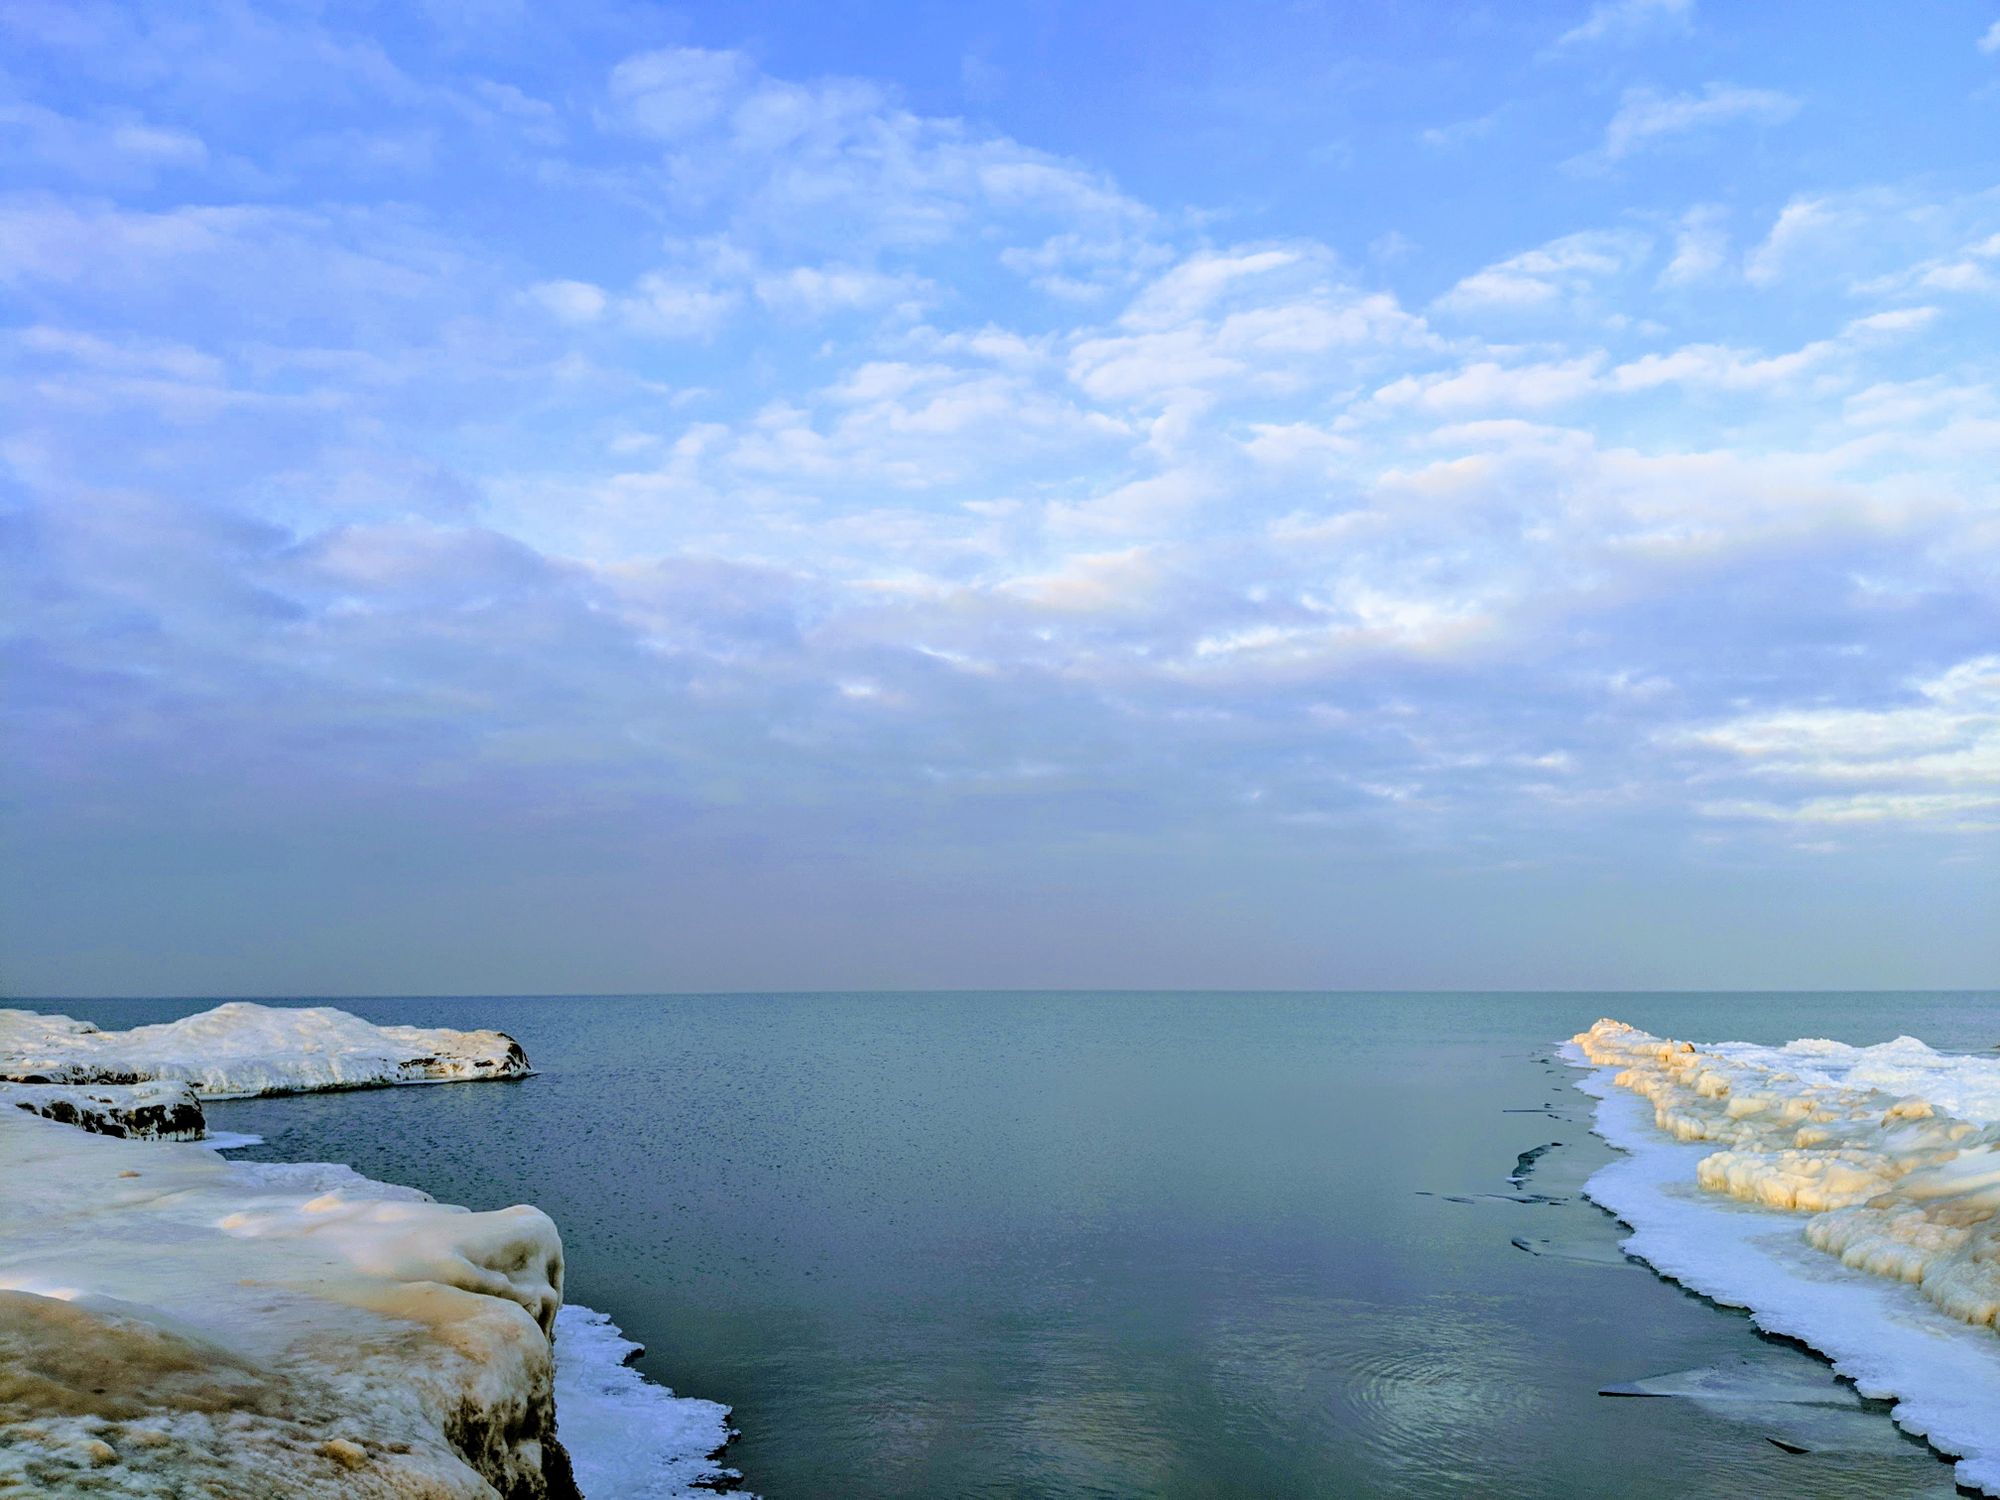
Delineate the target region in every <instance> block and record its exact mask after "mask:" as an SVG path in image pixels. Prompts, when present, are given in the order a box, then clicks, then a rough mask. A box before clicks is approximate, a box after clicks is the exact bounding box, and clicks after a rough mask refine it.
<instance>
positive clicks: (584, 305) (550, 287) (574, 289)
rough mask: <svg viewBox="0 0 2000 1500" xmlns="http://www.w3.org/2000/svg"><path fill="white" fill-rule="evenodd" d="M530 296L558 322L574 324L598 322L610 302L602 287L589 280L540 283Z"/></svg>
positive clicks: (530, 291) (533, 288)
mask: <svg viewBox="0 0 2000 1500" xmlns="http://www.w3.org/2000/svg"><path fill="white" fill-rule="evenodd" d="M528 293H529V295H530V296H532V297H533V298H534V299H535V300H536V301H537V302H539V303H540V304H541V305H542V306H543V307H545V308H546V309H548V311H549V313H550V315H551V316H553V317H554V318H556V319H557V320H558V321H559V322H563V323H571V324H578V323H591V322H595V321H596V320H597V319H598V318H599V317H601V316H602V315H603V313H604V308H605V305H606V303H607V302H608V301H609V299H608V298H607V297H606V296H605V295H604V289H603V288H602V287H598V286H593V285H592V284H591V283H589V282H587V281H542V282H537V283H536V284H535V285H534V286H531V287H529V288H528Z"/></svg>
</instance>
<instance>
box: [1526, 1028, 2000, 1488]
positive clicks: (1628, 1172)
mask: <svg viewBox="0 0 2000 1500" xmlns="http://www.w3.org/2000/svg"><path fill="white" fill-rule="evenodd" d="M1556 1055H1557V1056H1558V1057H1559V1058H1560V1059H1561V1060H1562V1061H1563V1062H1565V1063H1567V1064H1568V1065H1569V1066H1570V1067H1572V1068H1574V1069H1576V1070H1578V1074H1577V1076H1574V1077H1573V1078H1572V1079H1571V1080H1570V1081H1571V1083H1572V1085H1573V1086H1574V1087H1575V1088H1576V1089H1577V1090H1578V1091H1579V1092H1581V1093H1583V1094H1585V1095H1586V1096H1588V1097H1590V1098H1593V1099H1595V1100H1596V1101H1597V1103H1596V1105H1595V1107H1594V1109H1593V1111H1592V1120H1591V1130H1592V1132H1593V1133H1594V1134H1596V1135H1597V1136H1598V1137H1599V1138H1600V1139H1602V1140H1604V1141H1605V1142H1606V1143H1607V1144H1608V1145H1610V1146H1612V1147H1613V1148H1614V1149H1616V1150H1617V1151H1618V1152H1619V1153H1620V1155H1619V1157H1618V1159H1617V1160H1614V1161H1612V1162H1611V1163H1609V1164H1608V1165H1606V1166H1604V1167H1602V1168H1600V1169H1599V1170H1598V1171H1597V1172H1596V1173H1594V1174H1592V1176H1591V1177H1590V1178H1589V1180H1588V1181H1587V1182H1586V1183H1585V1184H1584V1194H1585V1196H1586V1197H1588V1198H1589V1199H1590V1200H1591V1201H1592V1202H1593V1203H1595V1204H1597V1205H1598V1206H1599V1207H1600V1208H1602V1209H1604V1210H1605V1211H1606V1212H1607V1213H1609V1214H1611V1215H1612V1216H1613V1217H1614V1218H1616V1219H1617V1220H1618V1221H1619V1222H1620V1223H1621V1224H1623V1225H1625V1226H1626V1227H1627V1228H1629V1229H1630V1230H1631V1233H1630V1234H1629V1235H1627V1236H1625V1237H1624V1238H1622V1239H1621V1240H1620V1242H1619V1244H1620V1248H1621V1249H1623V1250H1624V1251H1625V1253H1626V1254H1628V1255H1630V1256H1632V1257H1634V1258H1635V1259H1637V1260H1640V1261H1642V1262H1643V1263H1644V1264H1645V1265H1646V1266H1648V1267H1649V1268H1650V1269H1652V1270H1653V1271H1654V1272H1655V1274H1657V1275H1659V1276H1661V1277H1663V1278H1665V1279H1667V1280H1669V1281H1672V1282H1675V1283H1676V1284H1678V1285H1680V1286H1683V1287H1685V1288H1687V1289H1688V1290H1690V1291H1692V1292H1695V1293H1698V1294H1699V1295H1701V1296H1703V1297H1705V1298H1707V1299H1709V1300H1710V1301H1712V1302H1715V1303H1718V1304H1720V1305H1722V1306H1724V1307H1732V1308H1739V1309H1742V1310H1743V1311H1744V1312H1746V1313H1747V1314H1748V1315H1749V1317H1750V1319H1751V1322H1752V1323H1753V1324H1754V1325H1755V1326H1756V1327H1757V1328H1758V1329H1759V1330H1761V1331H1763V1332H1765V1333H1768V1334H1772V1335H1775V1336H1777V1337H1780V1338H1784V1339H1788V1340H1791V1341H1793V1342H1795V1343H1798V1344H1801V1345H1803V1346H1804V1347H1806V1348H1807V1349H1810V1350H1811V1351H1812V1352H1813V1353H1814V1354H1816V1355H1818V1356H1819V1357H1820V1358H1822V1359H1824V1360H1825V1361H1826V1362H1827V1363H1828V1364H1829V1365H1830V1366H1831V1367H1832V1369H1833V1371H1834V1373H1835V1374H1837V1375H1839V1376H1840V1377H1841V1378H1842V1379H1843V1380H1845V1381H1847V1382H1849V1383H1851V1384H1852V1386H1853V1387H1854V1389H1855V1390H1856V1392H1857V1393H1858V1394H1859V1395H1860V1396H1861V1397H1863V1398H1866V1399H1869V1400H1876V1401H1883V1402H1886V1403H1888V1404H1889V1411H1888V1416H1889V1418H1890V1420H1892V1421H1893V1422H1894V1423H1895V1425H1896V1426H1897V1427H1898V1428H1899V1429H1901V1430H1902V1431H1903V1432H1905V1433H1907V1434H1909V1435H1910V1436H1911V1437H1913V1438H1915V1439H1917V1440H1919V1441H1921V1442H1922V1443H1924V1444H1925V1445H1927V1446H1928V1447H1929V1448H1930V1449H1931V1451H1932V1452H1934V1453H1936V1454H1937V1455H1938V1456H1939V1458H1940V1459H1941V1461H1943V1462H1945V1463H1947V1464H1951V1465H1952V1466H1953V1474H1954V1477H1955V1479H1956V1482H1957V1483H1958V1484H1959V1485H1961V1486H1963V1487H1965V1488H1967V1489H1970V1490H1974V1491H1977V1492H1979V1493H1982V1494H1987V1495H1995V1496H2000V1338H1995V1337H1994V1335H1993V1330H1992V1329H1991V1328H1984V1329H1982V1328H1981V1327H1979V1326H1977V1325H1975V1324H1972V1323H1969V1322H1967V1321H1964V1320H1962V1319H1960V1318H1956V1317H1953V1316H1952V1315H1950V1314H1949V1313H1947V1312H1945V1311H1943V1310H1941V1309H1940V1308H1938V1307H1937V1306H1935V1305H1933V1304H1932V1303H1930V1302H1929V1301H1927V1300H1926V1299H1925V1298H1924V1297H1923V1296H1922V1295H1921V1294H1920V1293H1919V1292H1918V1290H1917V1288H1916V1287H1914V1286H1912V1285H1910V1284H1908V1283H1907V1282H1904V1281H1901V1280H1892V1279H1888V1278H1885V1277H1883V1276H1881V1275H1876V1274H1872V1273H1871V1272H1869V1271H1865V1270H1859V1269H1856V1268H1854V1267H1853V1266H1850V1265H1847V1264H1844V1263H1843V1262H1842V1261H1841V1259H1840V1258H1839V1257H1838V1256H1836V1255H1833V1254H1829V1253H1827V1252H1826V1251H1824V1250H1821V1249H1818V1248H1815V1246H1814V1245H1813V1244H1811V1243H1809V1242H1808V1240H1807V1238H1806V1232H1805V1230H1806V1223H1807V1221H1806V1220H1805V1219H1804V1217H1803V1216H1802V1215H1800V1214H1798V1213H1794V1212H1786V1211H1784V1210H1781V1209H1777V1208H1773V1207H1769V1206H1762V1205H1757V1204H1754V1203H1746V1202H1741V1201H1738V1200H1737V1199H1735V1198H1731V1197H1727V1196H1723V1195H1722V1194H1720V1193H1717V1192H1714V1191H1708V1190H1705V1189H1704V1188H1702V1187H1698V1186H1697V1175H1698V1173H1697V1169H1698V1166H1699V1164H1700V1163H1701V1162H1702V1161H1703V1160H1704V1159H1705V1158H1708V1157H1711V1156H1713V1155H1715V1154H1717V1150H1718V1147H1719V1146H1720V1145H1721V1144H1722V1143H1721V1142H1718V1141H1712V1140H1696V1141H1687V1140H1676V1139H1674V1138H1673V1137H1672V1136H1669V1135H1668V1134H1667V1133H1666V1132H1665V1131H1664V1130H1662V1129H1661V1128H1660V1127H1659V1126H1658V1125H1657V1124H1656V1123H1655V1120H1654V1118H1653V1115H1654V1106H1653V1104H1652V1103H1651V1102H1650V1101H1649V1100H1648V1099H1646V1098H1644V1097H1642V1096H1641V1095H1640V1094H1638V1093H1635V1092H1632V1091H1630V1090H1628V1089H1627V1088H1622V1087H1620V1086H1619V1084H1618V1082H1617V1081H1615V1080H1616V1077H1617V1075H1618V1072H1619V1069H1618V1067H1617V1066H1616V1065H1615V1064H1599V1063H1594V1062H1592V1061H1591V1060H1590V1059H1589V1058H1588V1057H1586V1056H1585V1054H1584V1052H1583V1049H1582V1048H1580V1047H1579V1046H1578V1045H1577V1044H1576V1042H1575V1041H1570V1042H1566V1043H1564V1044H1563V1045H1562V1046H1561V1047H1560V1048H1559V1049H1558V1050H1557V1053H1556Z"/></svg>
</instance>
